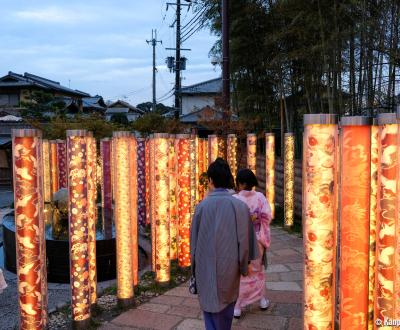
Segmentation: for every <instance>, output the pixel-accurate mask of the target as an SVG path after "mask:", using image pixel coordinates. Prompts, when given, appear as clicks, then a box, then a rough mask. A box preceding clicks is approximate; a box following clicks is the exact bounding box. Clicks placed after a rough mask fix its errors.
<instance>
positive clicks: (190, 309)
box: [100, 227, 303, 330]
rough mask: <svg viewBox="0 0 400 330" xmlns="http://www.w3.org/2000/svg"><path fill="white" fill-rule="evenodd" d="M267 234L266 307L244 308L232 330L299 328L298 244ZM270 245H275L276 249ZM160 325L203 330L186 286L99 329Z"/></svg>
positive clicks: (278, 231)
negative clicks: (269, 240)
mask: <svg viewBox="0 0 400 330" xmlns="http://www.w3.org/2000/svg"><path fill="white" fill-rule="evenodd" d="M271 233H272V242H273V243H272V244H271V248H270V251H269V252H268V262H269V265H268V268H267V271H266V280H267V281H266V286H267V297H268V299H269V300H270V302H271V304H270V307H269V308H268V310H266V311H262V310H260V308H259V306H258V304H257V303H255V304H252V305H250V306H247V307H246V308H244V309H243V311H242V317H241V318H240V319H239V320H236V319H235V320H234V321H233V325H232V330H244V329H247V330H252V329H264V330H265V329H267V330H268V329H271V330H280V329H289V330H300V329H302V328H303V321H302V296H303V293H302V286H303V285H302V277H303V275H302V274H303V273H302V272H303V264H302V260H303V257H302V253H301V252H300V251H302V241H301V239H299V238H298V237H293V235H291V234H289V233H287V232H286V231H285V230H283V229H280V228H277V227H274V228H272V230H271ZM287 242H295V244H293V243H291V244H287ZM274 244H276V245H277V248H276V249H275V248H274ZM296 244H297V245H296ZM159 320H162V322H161V323H160V321H159ZM161 325H162V329H178V330H197V329H199V330H200V329H202V330H203V329H204V320H203V313H202V311H201V310H200V305H199V302H198V299H197V296H194V295H191V294H190V293H189V291H188V288H187V283H185V284H183V285H182V286H179V287H176V288H174V289H172V290H170V291H168V292H166V293H165V294H164V295H162V296H159V297H155V298H153V299H152V300H151V301H150V302H148V303H146V304H144V305H142V306H139V307H138V308H137V309H133V310H130V311H127V312H125V313H123V314H121V315H120V316H118V317H117V318H116V319H114V320H112V321H111V322H110V323H106V324H104V325H103V326H102V327H101V328H100V329H103V330H108V329H111V330H112V329H160V327H161ZM124 327H127V328H124Z"/></svg>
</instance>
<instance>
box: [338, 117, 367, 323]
mask: <svg viewBox="0 0 400 330" xmlns="http://www.w3.org/2000/svg"><path fill="white" fill-rule="evenodd" d="M340 124H341V132H340V155H341V166H340V167H341V168H340V187H339V189H340V193H339V203H340V204H339V205H340V209H339V212H340V267H339V278H340V286H339V296H340V307H339V309H340V314H339V322H340V327H341V329H349V330H351V329H354V330H356V329H361V328H362V329H366V327H367V321H368V266H369V236H370V233H369V229H370V228H369V211H370V166H371V154H370V151H371V125H370V124H371V119H370V118H369V117H362V116H355V117H342V118H341V120H340Z"/></svg>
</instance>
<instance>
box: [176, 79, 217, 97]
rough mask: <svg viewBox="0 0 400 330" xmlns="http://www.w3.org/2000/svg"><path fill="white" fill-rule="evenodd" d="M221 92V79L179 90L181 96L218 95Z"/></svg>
mask: <svg viewBox="0 0 400 330" xmlns="http://www.w3.org/2000/svg"><path fill="white" fill-rule="evenodd" d="M221 91H222V78H215V79H211V80H207V81H203V82H200V83H197V84H194V85H190V86H185V87H182V88H181V94H218V93H221Z"/></svg>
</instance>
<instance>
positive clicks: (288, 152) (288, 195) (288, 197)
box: [283, 133, 294, 227]
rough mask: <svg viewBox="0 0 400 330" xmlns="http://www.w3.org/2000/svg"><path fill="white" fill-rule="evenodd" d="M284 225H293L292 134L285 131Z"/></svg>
mask: <svg viewBox="0 0 400 330" xmlns="http://www.w3.org/2000/svg"><path fill="white" fill-rule="evenodd" d="M283 166H284V175H285V176H284V181H285V182H284V183H285V185H284V186H285V191H284V197H285V227H292V226H293V218H294V135H293V133H285V158H284V164H283Z"/></svg>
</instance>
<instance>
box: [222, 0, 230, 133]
mask: <svg viewBox="0 0 400 330" xmlns="http://www.w3.org/2000/svg"><path fill="white" fill-rule="evenodd" d="M229 74H230V72H229V0H222V104H223V114H224V124H225V125H226V124H227V122H228V120H229V108H230V92H231V89H230V88H231V84H230V77H229Z"/></svg>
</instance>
